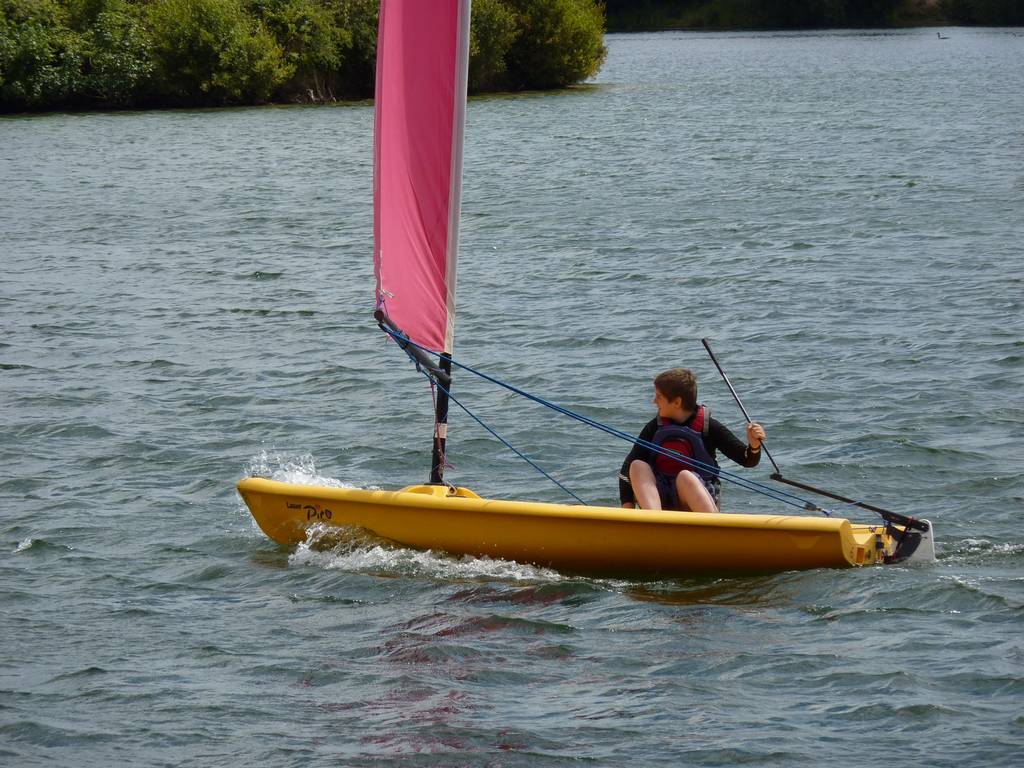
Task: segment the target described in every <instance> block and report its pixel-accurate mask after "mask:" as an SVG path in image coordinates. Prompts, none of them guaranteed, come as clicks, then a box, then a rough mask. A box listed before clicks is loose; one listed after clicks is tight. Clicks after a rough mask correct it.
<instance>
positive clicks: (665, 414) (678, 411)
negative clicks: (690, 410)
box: [654, 387, 687, 421]
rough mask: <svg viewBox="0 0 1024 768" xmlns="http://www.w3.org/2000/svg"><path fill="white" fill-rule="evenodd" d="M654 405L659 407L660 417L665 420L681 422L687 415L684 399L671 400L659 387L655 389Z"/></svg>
mask: <svg viewBox="0 0 1024 768" xmlns="http://www.w3.org/2000/svg"><path fill="white" fill-rule="evenodd" d="M654 404H655V405H656V406H657V407H658V415H659V416H660V417H661V418H663V419H675V420H676V421H680V420H681V419H682V418H684V417H685V416H686V415H687V413H686V411H684V410H683V398H681V397H676V398H673V399H672V400H669V399H668V398H667V397H666V396H665V395H664V394H663V393H662V391H661V390H660V389H658V388H657V387H655V388H654Z"/></svg>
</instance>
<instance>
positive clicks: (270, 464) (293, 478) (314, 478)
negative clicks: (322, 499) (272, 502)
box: [245, 449, 373, 490]
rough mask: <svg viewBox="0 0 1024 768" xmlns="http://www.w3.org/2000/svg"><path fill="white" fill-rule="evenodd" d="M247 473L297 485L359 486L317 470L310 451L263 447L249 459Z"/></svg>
mask: <svg viewBox="0 0 1024 768" xmlns="http://www.w3.org/2000/svg"><path fill="white" fill-rule="evenodd" d="M245 473H246V474H247V475H250V476H256V477H265V478H268V479H269V480H278V481H280V482H282V483H295V484H296V485H319V486H328V487H330V488H356V487H358V486H355V485H352V484H351V483H344V482H342V481H341V480H336V479H335V478H333V477H325V476H324V475H321V474H320V473H319V472H317V469H316V462H315V461H314V459H313V455H312V454H309V453H300V454H294V453H279V452H277V451H274V450H273V449H271V450H267V449H263V450H262V451H260V452H259V453H258V454H256V455H255V456H253V457H252V459H250V460H249V464H248V465H247V466H246V468H245ZM371 490H373V489H371Z"/></svg>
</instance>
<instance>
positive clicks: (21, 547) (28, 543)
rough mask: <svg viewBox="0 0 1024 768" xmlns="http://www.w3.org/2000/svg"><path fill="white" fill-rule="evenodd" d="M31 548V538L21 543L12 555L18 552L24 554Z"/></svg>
mask: <svg viewBox="0 0 1024 768" xmlns="http://www.w3.org/2000/svg"><path fill="white" fill-rule="evenodd" d="M31 546H32V539H31V538H28V539H25V540H24V541H22V542H20V543H19V544H18V548H17V549H16V550H14V554H18V553H19V552H24V551H25V550H26V549H29V548H30V547H31Z"/></svg>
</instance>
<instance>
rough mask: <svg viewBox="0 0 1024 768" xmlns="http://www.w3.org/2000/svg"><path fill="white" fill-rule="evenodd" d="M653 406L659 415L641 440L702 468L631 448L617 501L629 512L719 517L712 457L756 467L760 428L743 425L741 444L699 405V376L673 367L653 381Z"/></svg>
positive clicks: (623, 467)
mask: <svg viewBox="0 0 1024 768" xmlns="http://www.w3.org/2000/svg"><path fill="white" fill-rule="evenodd" d="M654 404H655V405H656V406H657V408H658V415H657V416H656V417H655V418H653V419H651V420H650V421H649V422H648V423H647V425H646V426H645V427H644V428H643V430H641V432H640V439H641V440H645V441H647V442H649V443H654V444H655V445H658V446H659V447H661V448H663V449H665V450H668V451H674V452H676V453H681V454H683V455H684V456H688V457H690V458H692V459H694V460H695V461H697V462H700V464H701V465H706V467H705V466H699V465H697V466H695V465H693V464H687V463H686V462H683V461H680V460H678V459H673V458H671V457H669V456H665V455H663V454H660V453H658V452H656V451H653V450H651V449H650V448H647V447H644V446H641V445H634V446H633V450H631V451H630V452H629V455H628V456H627V457H626V460H625V461H624V462H623V464H622V469H621V470H620V471H619V499H620V500H621V501H622V506H623V507H626V508H627V509H633V508H634V506H635V505H636V502H639V503H640V507H641V508H643V509H675V510H683V511H685V510H692V511H694V512H717V511H718V497H719V489H720V485H721V481H720V480H719V479H718V461H717V460H716V459H715V452H716V451H719V450H720V451H721V452H722V453H724V454H725V455H726V456H728V457H729V458H730V459H732V460H733V461H735V462H736V463H737V464H741V465H742V466H744V467H754V466H757V463H758V462H759V461H760V460H761V441H762V440H764V439H765V433H764V428H763V427H762V426H761V425H760V424H754V423H750V424H747V442H748V445H744V444H743V443H741V442H740V441H739V439H738V438H737V437H736V436H735V435H734V434H733V433H732V432H730V431H729V429H728V428H727V427H725V426H723V425H722V423H721V422H719V421H717V420H716V419H713V418H711V416H710V414H709V413H708V409H707V408H705V407H704V406H703V405H697V377H696V376H694V375H693V373H692V372H691V371H689V370H687V369H686V368H673V369H671V370H668V371H665V372H664V373H660V374H658V376H657V377H655V379H654Z"/></svg>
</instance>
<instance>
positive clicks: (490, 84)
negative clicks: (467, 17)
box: [469, 0, 519, 93]
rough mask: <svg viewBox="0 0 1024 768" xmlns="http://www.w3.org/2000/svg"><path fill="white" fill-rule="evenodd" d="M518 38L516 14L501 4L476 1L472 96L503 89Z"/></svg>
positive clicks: (494, 0) (471, 42)
mask: <svg viewBox="0 0 1024 768" xmlns="http://www.w3.org/2000/svg"><path fill="white" fill-rule="evenodd" d="M518 34H519V28H518V25H517V17H516V14H515V13H513V12H512V10H511V9H510V8H509V7H508V5H506V4H505V3H503V2H501V0H473V18H472V21H471V24H470V40H469V90H470V92H471V93H477V92H479V91H486V90H494V89H496V88H500V87H501V83H502V81H503V78H504V75H505V71H506V69H507V65H506V63H505V57H506V56H507V55H508V52H509V49H511V47H512V43H513V42H515V39H516V36H517V35H518Z"/></svg>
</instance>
